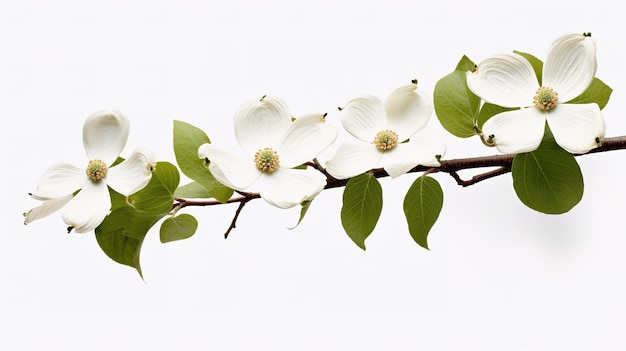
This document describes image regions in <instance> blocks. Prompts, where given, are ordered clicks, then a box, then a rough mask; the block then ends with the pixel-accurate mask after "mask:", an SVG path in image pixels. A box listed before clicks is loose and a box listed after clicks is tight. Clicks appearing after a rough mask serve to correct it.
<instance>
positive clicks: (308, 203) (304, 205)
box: [288, 200, 313, 230]
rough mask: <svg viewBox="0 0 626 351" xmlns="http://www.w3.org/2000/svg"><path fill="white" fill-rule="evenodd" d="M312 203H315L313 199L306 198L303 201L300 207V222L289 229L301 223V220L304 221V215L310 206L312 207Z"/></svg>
mask: <svg viewBox="0 0 626 351" xmlns="http://www.w3.org/2000/svg"><path fill="white" fill-rule="evenodd" d="M311 203H313V200H306V201H303V202H302V205H301V208H300V218H299V219H298V223H296V225H294V226H293V227H291V228H288V229H289V230H292V229H295V228H296V227H297V226H298V225H299V224H300V222H302V219H303V218H304V215H306V212H307V211H308V210H309V207H311Z"/></svg>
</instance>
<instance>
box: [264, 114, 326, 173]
mask: <svg viewBox="0 0 626 351" xmlns="http://www.w3.org/2000/svg"><path fill="white" fill-rule="evenodd" d="M336 138H337V130H336V129H335V127H333V126H332V125H330V124H327V123H325V118H324V116H323V115H321V114H311V115H306V116H303V117H300V118H298V119H296V120H295V121H294V122H293V123H292V124H291V126H290V127H289V129H287V132H286V133H285V136H284V138H283V141H282V142H281V143H280V145H279V146H278V149H277V150H276V152H278V156H279V157H280V165H281V166H282V167H287V168H292V167H296V166H299V165H301V164H303V163H304V162H307V161H310V160H312V159H313V158H315V157H316V156H317V154H319V153H320V152H322V151H323V150H324V149H325V148H327V147H328V145H330V144H332V143H333V142H334V141H335V139H336Z"/></svg>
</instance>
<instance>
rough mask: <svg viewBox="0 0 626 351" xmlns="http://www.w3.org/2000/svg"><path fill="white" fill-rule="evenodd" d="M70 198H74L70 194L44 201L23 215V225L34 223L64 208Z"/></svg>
mask: <svg viewBox="0 0 626 351" xmlns="http://www.w3.org/2000/svg"><path fill="white" fill-rule="evenodd" d="M72 197H74V196H73V195H72V194H70V195H66V196H61V197H57V198H54V199H49V200H45V201H44V202H43V203H42V204H41V205H39V206H37V207H34V208H32V209H31V210H30V211H28V212H26V213H24V217H25V218H24V224H28V223H30V222H32V221H36V220H38V219H41V218H44V217H46V216H48V215H50V214H52V213H54V212H56V211H57V210H59V209H60V208H61V207H63V206H65V204H66V203H67V202H68V201H70V200H71V199H72Z"/></svg>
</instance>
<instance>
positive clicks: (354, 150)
mask: <svg viewBox="0 0 626 351" xmlns="http://www.w3.org/2000/svg"><path fill="white" fill-rule="evenodd" d="M382 157H383V152H381V151H380V150H378V149H377V148H376V146H374V145H373V144H368V143H360V144H348V143H344V144H342V145H341V146H339V148H338V149H337V152H336V153H335V156H333V158H332V159H330V160H328V161H326V171H328V173H330V175H332V176H333V177H335V178H337V179H347V178H352V177H354V176H356V175H359V174H361V173H363V172H367V171H369V170H370V169H372V168H374V167H376V165H378V163H379V161H380V160H381V158H382Z"/></svg>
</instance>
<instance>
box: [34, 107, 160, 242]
mask: <svg viewBox="0 0 626 351" xmlns="http://www.w3.org/2000/svg"><path fill="white" fill-rule="evenodd" d="M129 130H130V124H129V121H128V119H127V118H126V117H124V116H123V115H122V114H120V113H119V112H104V111H100V112H96V113H94V114H92V115H91V116H89V117H88V118H87V120H86V121H85V124H84V126H83V144H84V147H85V151H86V152H87V156H88V158H89V160H90V161H89V162H88V164H87V167H86V168H81V167H76V166H73V165H71V164H68V163H56V164H53V165H52V166H50V167H49V168H48V169H47V170H46V171H45V173H44V174H43V176H42V177H41V180H40V181H39V184H38V185H37V188H36V189H35V191H33V192H32V193H31V194H30V195H31V196H32V197H33V198H34V199H36V200H42V201H43V203H42V204H41V205H40V206H37V207H35V208H33V209H31V210H30V211H28V212H26V213H25V214H24V216H25V217H26V218H25V221H24V224H28V223H30V222H32V221H34V220H37V219H41V218H43V217H46V216H48V215H50V214H51V213H53V212H55V211H57V210H59V209H61V208H63V213H62V218H63V221H64V222H65V223H66V224H67V225H68V226H69V227H70V229H74V230H75V231H76V232H77V233H84V232H88V231H90V230H93V229H95V228H96V227H97V226H98V225H100V223H102V221H103V220H104V218H105V217H106V216H107V214H108V212H109V210H110V209H111V198H110V195H109V189H108V187H111V188H112V189H114V190H115V191H117V192H118V193H120V194H122V195H125V196H128V195H130V194H133V193H135V192H137V191H139V190H141V189H142V188H143V187H145V186H146V185H147V184H148V182H149V181H150V179H151V177H152V170H153V169H154V165H155V160H154V156H153V155H152V153H151V152H150V151H148V150H144V149H138V150H136V151H135V152H133V153H132V154H131V155H130V157H128V158H127V159H126V160H124V161H123V162H121V163H120V164H118V165H115V166H112V167H111V165H112V164H113V163H114V162H115V160H116V159H117V158H118V156H119V154H120V152H121V151H122V149H123V148H124V145H126V140H127V139H128V133H129ZM78 190H80V191H79V192H78V193H77V194H76V195H74V193H76V191H78Z"/></svg>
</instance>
